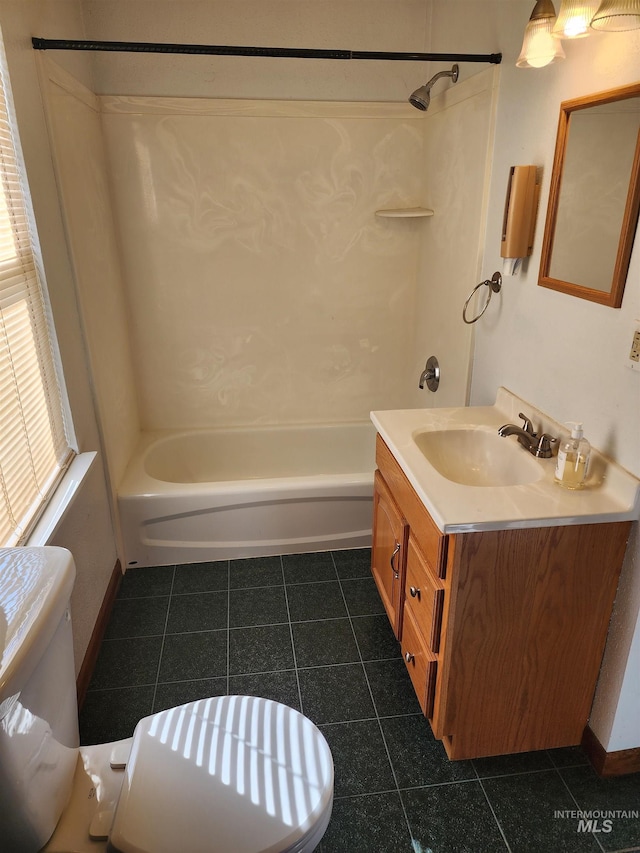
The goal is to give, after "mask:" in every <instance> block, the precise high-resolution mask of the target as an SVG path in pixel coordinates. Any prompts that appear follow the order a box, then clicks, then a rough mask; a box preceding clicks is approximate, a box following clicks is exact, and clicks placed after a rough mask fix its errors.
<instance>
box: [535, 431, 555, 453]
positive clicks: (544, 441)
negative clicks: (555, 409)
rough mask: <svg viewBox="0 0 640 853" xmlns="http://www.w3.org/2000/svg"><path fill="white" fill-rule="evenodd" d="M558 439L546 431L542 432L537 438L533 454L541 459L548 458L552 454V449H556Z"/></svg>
mask: <svg viewBox="0 0 640 853" xmlns="http://www.w3.org/2000/svg"><path fill="white" fill-rule="evenodd" d="M557 447H558V439H557V438H554V437H553V436H552V435H549V434H548V433H546V432H543V433H542V435H541V436H540V438H539V439H538V447H537V448H536V451H535V455H536V456H538V457H540V458H542V459H550V458H551V457H552V456H553V453H554V450H557Z"/></svg>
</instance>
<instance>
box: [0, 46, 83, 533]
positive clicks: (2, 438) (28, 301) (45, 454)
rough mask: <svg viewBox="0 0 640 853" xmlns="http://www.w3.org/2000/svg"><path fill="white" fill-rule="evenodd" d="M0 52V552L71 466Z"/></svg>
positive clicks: (1, 52) (31, 519) (29, 523)
mask: <svg viewBox="0 0 640 853" xmlns="http://www.w3.org/2000/svg"><path fill="white" fill-rule="evenodd" d="M23 175H24V171H23V169H22V161H21V156H20V149H19V140H18V136H17V132H16V125H15V119H14V115H13V109H12V103H11V94H10V89H9V78H8V73H7V69H6V62H5V57H4V49H3V48H2V46H1V45H0V546H2V545H4V546H7V545H19V544H21V543H22V542H24V540H25V538H26V537H27V535H28V533H29V530H30V528H31V526H32V525H33V524H34V523H35V521H36V520H37V517H38V515H39V512H40V511H41V509H42V508H43V507H44V504H45V503H46V501H47V498H48V497H49V495H50V494H51V492H52V491H53V489H54V488H55V486H56V484H57V482H58V480H59V478H60V476H61V475H62V472H63V471H64V469H65V468H66V466H67V464H68V462H69V461H70V458H71V456H72V455H73V454H72V451H71V449H70V446H69V440H68V437H67V429H66V424H65V416H64V413H65V407H64V405H63V398H62V394H61V387H60V384H59V382H58V376H57V370H56V362H55V357H54V350H53V346H52V339H51V334H50V328H49V322H48V311H47V303H46V302H45V297H44V292H43V288H42V282H41V276H40V274H39V271H38V263H37V256H36V252H35V246H36V242H35V240H34V239H33V234H34V232H33V231H32V227H31V224H30V215H29V213H30V211H29V207H28V193H27V188H26V182H25V181H24V179H23Z"/></svg>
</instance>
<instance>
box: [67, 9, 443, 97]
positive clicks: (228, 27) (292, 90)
mask: <svg viewBox="0 0 640 853" xmlns="http://www.w3.org/2000/svg"><path fill="white" fill-rule="evenodd" d="M83 9H84V11H85V21H86V27H87V37H88V38H95V39H107V40H108V39H113V40H125V41H147V42H149V41H159V42H186V43H191V44H222V45H225V44H230V45H254V46H271V47H306V48H326V49H333V48H335V49H341V50H399V51H423V50H425V44H426V40H427V38H428V31H429V27H428V11H429V4H428V2H427V0H348V1H347V2H345V0H295V2H292V0H180V2H176V0H84V3H83ZM116 57H117V59H115V61H114V56H113V54H98V55H96V57H95V60H96V62H95V82H96V89H95V91H96V92H97V93H98V94H121V95H140V94H146V95H181V96H184V97H191V98H193V97H205V98H291V99H295V100H328V101H403V100H405V99H406V98H407V97H408V95H409V93H410V92H412V91H413V90H414V89H415V88H417V86H418V85H420V84H421V83H424V81H425V80H426V79H428V77H429V76H430V75H429V74H425V67H424V63H407V62H376V61H367V60H344V61H334V60H319V59H314V60H310V59H300V60H296V59H274V58H263V59H258V58H243V57H222V56H169V55H156V56H154V57H152V58H151V61H150V57H149V56H148V55H140V54H116Z"/></svg>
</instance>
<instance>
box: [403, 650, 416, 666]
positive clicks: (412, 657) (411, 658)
mask: <svg viewBox="0 0 640 853" xmlns="http://www.w3.org/2000/svg"><path fill="white" fill-rule="evenodd" d="M404 659H405V660H406V662H407V663H413V662H414V661H415V659H416V656H415V655H412V654H411V652H405V653H404Z"/></svg>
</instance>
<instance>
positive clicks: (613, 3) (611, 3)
mask: <svg viewBox="0 0 640 853" xmlns="http://www.w3.org/2000/svg"><path fill="white" fill-rule="evenodd" d="M591 26H592V28H593V29H594V30H601V31H603V32H613V33H617V32H624V31H625V30H636V29H638V28H640V0H602V3H601V4H600V6H599V8H598V11H597V12H596V13H595V15H594V17H593V20H592V21H591Z"/></svg>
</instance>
